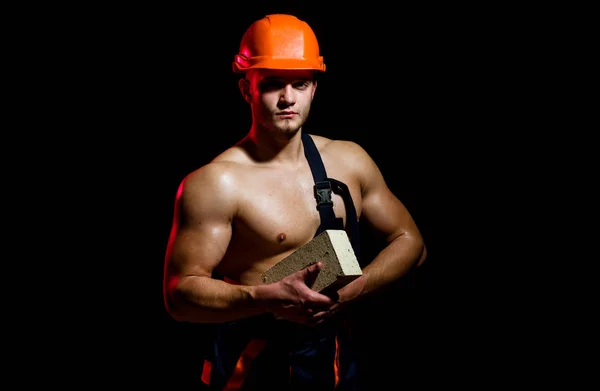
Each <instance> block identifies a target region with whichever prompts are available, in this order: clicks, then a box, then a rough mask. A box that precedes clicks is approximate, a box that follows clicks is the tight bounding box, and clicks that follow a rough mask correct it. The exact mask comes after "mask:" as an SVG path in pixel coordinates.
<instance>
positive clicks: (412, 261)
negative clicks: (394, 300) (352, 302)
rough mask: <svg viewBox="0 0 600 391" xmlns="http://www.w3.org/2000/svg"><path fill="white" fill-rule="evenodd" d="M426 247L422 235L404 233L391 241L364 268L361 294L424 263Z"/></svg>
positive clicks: (379, 287)
mask: <svg viewBox="0 0 600 391" xmlns="http://www.w3.org/2000/svg"><path fill="white" fill-rule="evenodd" d="M425 257H426V249H425V245H424V243H423V240H422V238H421V237H420V236H418V235H417V236H410V235H408V234H405V235H402V236H399V237H397V238H396V239H394V240H393V241H391V242H390V243H389V244H388V245H387V246H386V247H385V248H384V249H383V250H382V251H381V252H380V253H379V254H378V255H377V256H376V257H375V258H374V259H373V261H372V262H371V263H370V264H369V265H367V266H365V267H364V268H363V278H364V280H365V281H364V287H363V289H362V292H361V296H365V295H368V294H370V293H373V292H375V291H377V290H379V289H381V288H383V287H386V286H388V285H389V284H391V283H393V282H394V281H397V280H399V279H400V278H402V277H403V276H404V275H405V274H406V273H408V271H409V270H410V269H412V268H413V267H415V266H416V265H418V264H421V263H423V261H424V260H425Z"/></svg>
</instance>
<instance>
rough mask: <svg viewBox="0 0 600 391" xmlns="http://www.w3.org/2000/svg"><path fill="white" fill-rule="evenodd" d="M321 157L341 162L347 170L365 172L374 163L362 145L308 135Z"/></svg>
mask: <svg viewBox="0 0 600 391" xmlns="http://www.w3.org/2000/svg"><path fill="white" fill-rule="evenodd" d="M310 136H311V137H312V139H313V140H314V141H315V145H316V146H317V149H318V150H319V152H320V153H321V154H322V155H325V156H326V157H329V158H332V159H334V160H335V161H337V162H341V163H343V164H344V165H346V166H347V167H348V168H354V169H356V170H359V171H360V170H365V169H367V170H368V169H371V168H373V165H374V162H373V159H372V158H371V156H370V155H369V153H368V152H367V151H366V150H365V148H363V146H362V145H360V144H358V143H357V142H354V141H350V140H339V139H330V138H327V137H323V136H317V135H313V134H311V135H310Z"/></svg>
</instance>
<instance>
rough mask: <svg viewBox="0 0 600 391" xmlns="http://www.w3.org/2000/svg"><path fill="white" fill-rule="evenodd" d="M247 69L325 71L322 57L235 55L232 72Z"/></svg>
mask: <svg viewBox="0 0 600 391" xmlns="http://www.w3.org/2000/svg"><path fill="white" fill-rule="evenodd" d="M248 69H286V70H287V69H289V70H311V69H312V70H315V71H319V72H325V63H324V62H323V57H322V56H319V57H318V58H317V59H316V60H308V59H295V58H272V57H270V56H261V57H253V58H252V59H246V58H244V57H242V56H240V55H236V56H235V61H234V62H233V71H234V72H245V71H247V70H248Z"/></svg>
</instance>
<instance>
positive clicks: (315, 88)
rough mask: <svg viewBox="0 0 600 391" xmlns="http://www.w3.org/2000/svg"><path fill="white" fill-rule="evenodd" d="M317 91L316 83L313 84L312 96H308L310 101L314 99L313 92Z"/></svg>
mask: <svg viewBox="0 0 600 391" xmlns="http://www.w3.org/2000/svg"><path fill="white" fill-rule="evenodd" d="M316 90H317V81H316V80H315V81H314V82H313V89H312V94H311V95H310V99H315V91H316Z"/></svg>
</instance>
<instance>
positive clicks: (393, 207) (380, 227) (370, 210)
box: [360, 152, 419, 241]
mask: <svg viewBox="0 0 600 391" xmlns="http://www.w3.org/2000/svg"><path fill="white" fill-rule="evenodd" d="M361 161H362V163H363V164H362V165H361V169H360V177H361V184H362V185H361V190H362V212H361V219H363V220H365V221H366V222H367V223H368V224H369V225H371V226H372V227H373V228H374V229H375V230H376V231H377V232H379V233H381V234H382V235H384V237H385V238H386V239H387V240H388V241H391V240H393V239H394V238H396V237H398V236H401V235H405V234H415V235H419V232H418V229H417V226H416V224H415V221H414V220H413V218H412V216H411V214H410V212H409V211H408V209H407V208H406V206H405V205H404V203H403V202H402V201H401V200H400V199H399V198H398V197H397V196H396V195H395V194H394V193H393V192H392V191H391V190H390V188H389V187H388V185H387V183H386V181H385V178H384V177H383V174H382V172H381V170H380V169H379V167H378V166H377V165H376V163H375V162H374V161H373V159H371V157H370V156H369V155H367V154H366V152H364V154H363V156H362V159H361Z"/></svg>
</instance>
